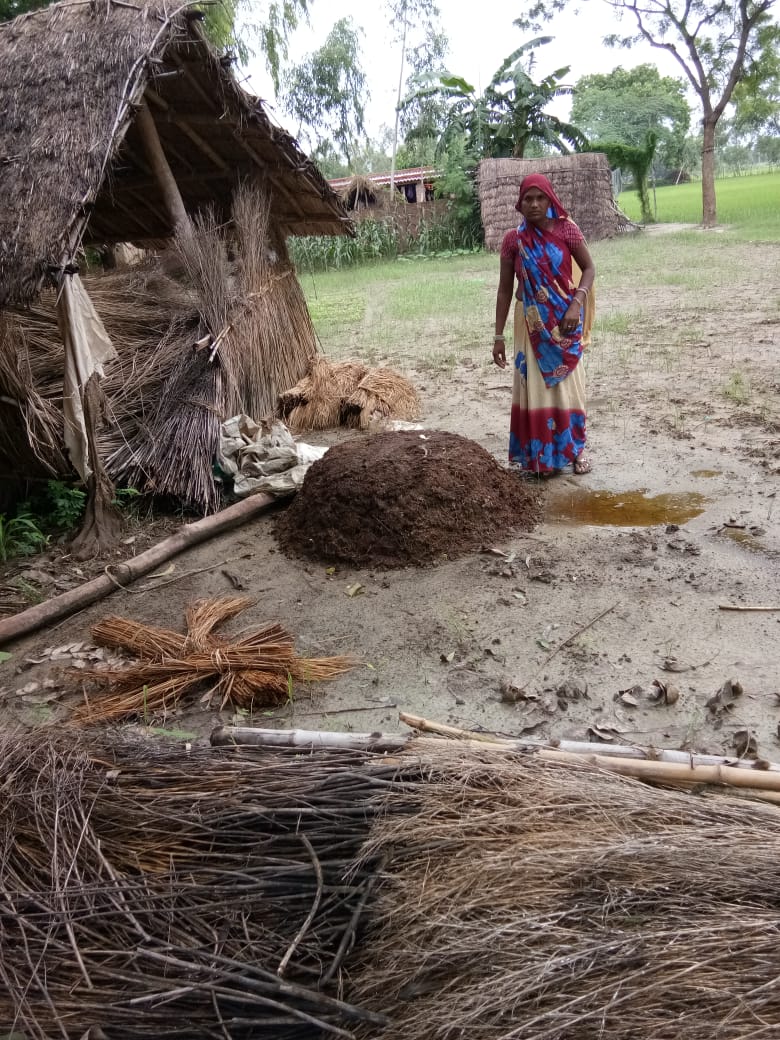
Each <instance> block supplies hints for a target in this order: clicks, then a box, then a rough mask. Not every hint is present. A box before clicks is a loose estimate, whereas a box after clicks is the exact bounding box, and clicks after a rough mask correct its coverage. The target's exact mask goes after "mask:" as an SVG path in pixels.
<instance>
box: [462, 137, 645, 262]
mask: <svg viewBox="0 0 780 1040" xmlns="http://www.w3.org/2000/svg"><path fill="white" fill-rule="evenodd" d="M529 173H543V174H544V175H545V176H546V177H549V179H550V181H551V183H552V186H553V187H554V188H555V191H556V193H557V195H558V197H559V198H560V200H561V202H562V203H563V204H564V206H565V207H566V209H567V210H568V212H569V216H570V217H571V218H572V220H574V221H576V223H577V224H578V225H579V226H580V228H582V231H583V233H584V235H585V237H586V238H588V239H591V240H596V239H599V238H610V237H611V236H612V235H616V234H618V233H619V232H621V231H629V230H632V229H633V228H634V227H635V225H634V224H632V223H631V221H630V220H629V219H628V217H626V216H625V214H624V213H621V211H620V210H619V209H618V207H617V205H616V203H615V200H614V198H613V196H612V175H611V173H610V170H609V163H608V162H607V157H606V156H605V155H602V154H601V153H600V152H599V153H595V152H594V153H584V154H581V155H563V156H555V157H552V158H546V159H483V161H482V162H481V163H480V164H479V171H478V174H477V180H478V184H479V201H480V206H481V209H482V224H483V227H484V229H485V245H486V246H487V248H488V249H493V250H496V249H498V248H499V247H500V246H501V240H502V239H503V237H504V235H505V234H506V232H507V231H508V230H509V229H510V228H512V227H516V226H517V224H518V221H519V219H520V218H519V215H518V213H517V210H516V209H515V203H516V202H517V195H518V189H519V187H520V181H522V179H523V177H525V176H526V175H527V174H529Z"/></svg>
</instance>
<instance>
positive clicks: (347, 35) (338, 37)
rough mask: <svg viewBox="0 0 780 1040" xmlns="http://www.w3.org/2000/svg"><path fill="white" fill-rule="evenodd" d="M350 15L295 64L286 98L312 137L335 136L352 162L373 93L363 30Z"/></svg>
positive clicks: (288, 78)
mask: <svg viewBox="0 0 780 1040" xmlns="http://www.w3.org/2000/svg"><path fill="white" fill-rule="evenodd" d="M360 31H361V30H358V29H356V28H355V27H354V25H353V23H352V20H351V19H350V18H342V19H340V20H339V21H338V22H336V24H335V25H334V26H333V28H332V29H331V31H330V33H329V34H328V37H327V39H326V40H325V43H324V44H323V45H322V47H320V49H319V50H317V51H314V53H313V54H310V55H308V57H307V58H305V59H304V60H303V62H302V63H301V64H300V65H298V66H296V67H295V68H293V69H291V70H290V71H289V73H288V74H287V76H286V78H285V83H284V89H283V91H282V96H281V103H282V107H283V108H284V109H285V111H286V112H288V113H289V115H291V116H292V117H293V118H294V119H297V120H298V133H299V134H300V133H301V130H302V128H304V127H305V128H306V130H307V136H308V137H309V139H310V141H311V142H313V143H315V144H316V143H319V142H321V141H323V140H324V139H325V138H328V137H329V138H331V139H332V140H333V141H334V142H335V144H336V145H337V146H338V148H339V149H340V150H341V152H342V154H343V156H344V158H345V159H346V162H347V166H351V165H352V155H353V153H354V148H355V140H356V138H357V137H359V136H360V135H361V134H362V133H363V131H364V129H365V121H364V111H365V110H364V105H365V102H366V99H367V98H368V92H367V90H366V75H365V73H364V72H363V69H362V68H361V66H360V40H359V36H358V34H359V32H360Z"/></svg>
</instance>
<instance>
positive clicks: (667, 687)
mask: <svg viewBox="0 0 780 1040" xmlns="http://www.w3.org/2000/svg"><path fill="white" fill-rule="evenodd" d="M648 696H649V697H650V700H651V701H654V702H655V703H656V704H667V705H671V704H676V703H677V701H678V700H679V699H680V690H679V687H677V686H673V685H672V684H671V683H666V682H664V681H663V679H653V685H652V686H651V687H650V692H649V695H648Z"/></svg>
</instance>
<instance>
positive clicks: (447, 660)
mask: <svg viewBox="0 0 780 1040" xmlns="http://www.w3.org/2000/svg"><path fill="white" fill-rule="evenodd" d="M439 660H440V661H441V663H442V664H452V662H453V661H454V660H455V651H454V650H450V652H449V653H448V654H439Z"/></svg>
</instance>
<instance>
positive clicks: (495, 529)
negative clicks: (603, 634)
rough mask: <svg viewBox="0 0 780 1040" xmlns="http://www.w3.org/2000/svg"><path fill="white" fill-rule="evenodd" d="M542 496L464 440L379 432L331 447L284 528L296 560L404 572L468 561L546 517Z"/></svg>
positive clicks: (284, 540) (284, 541)
mask: <svg viewBox="0 0 780 1040" xmlns="http://www.w3.org/2000/svg"><path fill="white" fill-rule="evenodd" d="M540 513H541V508H540V500H539V496H538V493H537V492H536V491H535V490H534V489H533V488H532V487H530V486H529V485H527V484H524V483H523V482H522V481H521V480H520V479H519V478H518V476H517V475H516V474H514V473H511V472H509V471H508V470H506V469H504V468H503V467H502V466H500V465H499V464H498V463H497V462H496V460H495V459H494V458H493V457H492V455H490V454H489V453H488V452H487V451H485V449H484V448H482V447H481V446H480V445H479V444H477V443H475V442H474V441H471V440H468V439H467V438H466V437H460V436H458V435H457V434H454V433H443V432H441V431H426V432H424V433H420V432H417V431H414V432H413V431H404V432H398V433H381V434H376V435H375V436H373V437H369V438H368V439H366V440H356V441H350V442H348V443H346V444H340V445H337V446H336V447H333V448H330V449H329V451H328V453H327V454H326V455H325V456H324V458H322V459H321V460H320V461H318V462H315V463H314V465H313V466H312V467H311V469H310V470H309V472H308V473H307V474H306V479H305V480H304V482H303V487H302V488H301V490H300V492H299V493H298V494H297V495H296V497H295V499H294V501H293V502H292V504H291V505H290V506H289V508H288V509H287V510H285V512H284V514H282V516H280V518H279V520H278V521H277V528H276V533H277V537H278V539H279V543H280V545H281V546H282V548H283V549H284V551H285V552H287V553H289V554H290V555H305V556H309V557H313V558H314V559H320V560H329V561H338V562H340V563H347V564H352V565H354V566H367V567H388V568H389V567H404V566H407V565H410V564H411V565H416V566H420V565H424V564H429V563H432V562H434V561H436V560H439V559H442V558H445V557H447V558H453V557H456V556H463V555H464V554H465V553H468V552H472V551H474V550H475V549H478V548H479V546H480V545H483V544H485V543H486V542H492V541H493V540H495V539H501V538H503V537H505V536H506V535H507V534H508V533H509V532H510V531H512V530H515V531H518V530H520V531H529V530H531V529H532V528H533V526H534V525H535V524H536V522H537V521H538V519H539V517H540Z"/></svg>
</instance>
